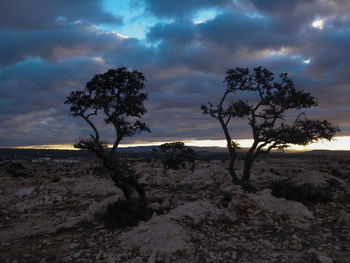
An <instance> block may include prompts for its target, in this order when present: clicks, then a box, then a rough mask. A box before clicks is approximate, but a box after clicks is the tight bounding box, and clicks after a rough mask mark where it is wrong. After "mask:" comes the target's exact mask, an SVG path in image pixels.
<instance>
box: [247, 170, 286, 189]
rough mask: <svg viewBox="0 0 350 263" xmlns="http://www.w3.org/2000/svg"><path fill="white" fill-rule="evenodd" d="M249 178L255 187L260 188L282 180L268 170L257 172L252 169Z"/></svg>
mask: <svg viewBox="0 0 350 263" xmlns="http://www.w3.org/2000/svg"><path fill="white" fill-rule="evenodd" d="M250 180H251V184H252V185H253V186H254V187H255V188H257V189H262V188H265V187H267V186H270V185H271V184H272V183H273V182H278V181H281V180H283V177H281V176H279V175H276V174H273V173H270V172H263V173H257V171H253V172H252V173H251V178H250Z"/></svg>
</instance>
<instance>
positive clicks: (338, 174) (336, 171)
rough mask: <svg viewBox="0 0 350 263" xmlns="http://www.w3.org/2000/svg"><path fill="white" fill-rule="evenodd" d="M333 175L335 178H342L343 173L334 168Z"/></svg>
mask: <svg viewBox="0 0 350 263" xmlns="http://www.w3.org/2000/svg"><path fill="white" fill-rule="evenodd" d="M331 174H332V175H333V176H335V177H341V176H342V174H341V172H340V171H339V169H338V168H332V169H331Z"/></svg>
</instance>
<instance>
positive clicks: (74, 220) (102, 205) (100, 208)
mask: <svg viewBox="0 0 350 263" xmlns="http://www.w3.org/2000/svg"><path fill="white" fill-rule="evenodd" d="M117 200H118V196H109V197H107V198H106V199H104V200H103V201H101V202H94V203H92V204H91V205H90V206H89V207H88V209H87V211H86V212H85V213H83V214H81V215H80V216H73V217H70V218H68V219H67V221H66V222H64V223H62V224H59V225H58V226H57V227H56V228H55V229H54V230H53V231H51V232H53V233H54V232H57V231H59V230H63V229H71V228H73V227H75V226H76V225H78V224H80V223H82V222H91V221H93V220H95V215H96V214H101V213H103V212H104V210H105V209H106V208H107V206H108V205H109V204H111V203H114V202H116V201H117Z"/></svg>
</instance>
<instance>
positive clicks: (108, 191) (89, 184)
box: [71, 179, 123, 197]
mask: <svg viewBox="0 0 350 263" xmlns="http://www.w3.org/2000/svg"><path fill="white" fill-rule="evenodd" d="M71 191H72V192H73V194H75V195H80V196H90V197H95V196H96V197H107V196H110V195H118V196H119V197H120V196H123V194H122V191H121V190H120V189H119V188H118V187H116V186H115V185H113V182H111V181H108V180H106V179H96V180H91V181H84V182H81V181H80V182H77V183H75V184H74V185H73V187H72V189H71Z"/></svg>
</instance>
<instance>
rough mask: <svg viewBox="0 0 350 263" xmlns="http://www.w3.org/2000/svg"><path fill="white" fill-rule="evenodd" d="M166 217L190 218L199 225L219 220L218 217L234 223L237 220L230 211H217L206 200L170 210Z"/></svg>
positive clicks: (222, 209)
mask: <svg viewBox="0 0 350 263" xmlns="http://www.w3.org/2000/svg"><path fill="white" fill-rule="evenodd" d="M166 216H168V217H169V218H170V219H176V220H180V219H183V218H190V219H191V220H192V221H193V223H194V224H199V223H200V222H202V221H203V220H208V219H211V220H213V219H219V218H220V217H225V218H226V219H229V220H230V221H235V220H236V219H237V217H236V214H235V213H234V212H233V211H232V210H231V209H227V208H221V209H219V208H217V207H216V206H215V205H214V204H213V203H211V202H210V201H209V200H207V199H202V200H198V201H195V202H189V203H186V204H184V205H180V206H178V207H176V208H175V209H173V210H171V211H170V212H169V214H167V215H166Z"/></svg>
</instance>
